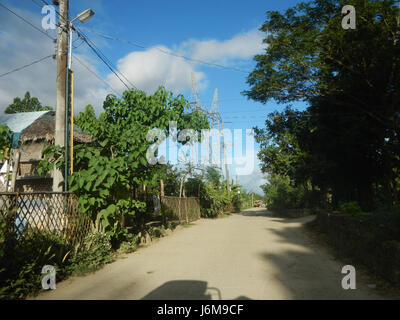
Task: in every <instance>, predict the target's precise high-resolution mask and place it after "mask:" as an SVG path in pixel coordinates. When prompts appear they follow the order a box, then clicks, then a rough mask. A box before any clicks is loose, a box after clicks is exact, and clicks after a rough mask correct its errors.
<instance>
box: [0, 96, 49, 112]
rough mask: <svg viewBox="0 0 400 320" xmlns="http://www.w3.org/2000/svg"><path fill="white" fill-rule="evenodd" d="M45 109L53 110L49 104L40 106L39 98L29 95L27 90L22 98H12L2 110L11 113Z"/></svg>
mask: <svg viewBox="0 0 400 320" xmlns="http://www.w3.org/2000/svg"><path fill="white" fill-rule="evenodd" d="M46 110H53V108H52V107H49V106H42V104H41V103H40V102H39V99H38V98H35V97H31V95H30V93H29V92H28V91H27V92H26V93H25V96H24V98H23V99H22V100H21V99H20V98H18V97H17V98H14V101H13V103H12V104H10V105H9V106H8V107H7V108H6V110H4V113H6V114H11V113H20V112H34V111H46Z"/></svg>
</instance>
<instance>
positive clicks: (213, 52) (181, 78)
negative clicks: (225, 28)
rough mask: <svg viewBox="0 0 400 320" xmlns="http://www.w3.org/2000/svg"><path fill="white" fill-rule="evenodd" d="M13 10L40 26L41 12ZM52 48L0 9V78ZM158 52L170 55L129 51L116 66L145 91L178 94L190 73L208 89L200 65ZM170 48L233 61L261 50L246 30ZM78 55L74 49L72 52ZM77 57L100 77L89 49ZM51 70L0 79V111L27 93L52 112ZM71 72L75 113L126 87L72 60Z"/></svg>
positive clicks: (45, 66) (256, 35)
mask: <svg viewBox="0 0 400 320" xmlns="http://www.w3.org/2000/svg"><path fill="white" fill-rule="evenodd" d="M12 9H13V10H15V11H16V12H17V13H18V14H20V15H21V16H23V17H25V18H26V19H27V20H29V21H31V22H32V23H33V24H34V25H35V26H37V27H38V28H41V18H42V16H41V15H40V11H38V12H30V11H27V10H20V9H17V8H12ZM49 35H51V36H52V37H56V31H55V30H50V31H49ZM96 42H97V40H96ZM82 48H84V46H83V47H82ZM55 49H56V44H55V43H53V42H52V41H51V40H50V39H49V38H48V37H46V36H45V35H43V34H41V33H39V32H38V31H37V30H34V29H33V28H31V27H30V26H29V25H27V24H25V23H24V22H23V21H21V20H20V19H18V18H17V17H15V16H13V15H11V14H9V13H8V12H7V11H5V10H0V61H1V64H0V74H2V73H5V72H8V71H10V70H11V69H14V68H17V67H20V66H22V65H24V64H28V63H30V62H32V61H34V60H37V59H40V58H42V57H44V56H47V55H51V54H54V53H55ZM160 49H161V50H163V51H170V49H169V48H167V47H165V46H158V47H152V48H149V49H147V50H145V51H132V52H130V53H129V54H127V55H125V56H124V57H122V58H121V59H120V60H119V61H118V62H117V63H116V65H117V67H118V69H119V71H121V72H122V73H123V74H124V76H126V77H127V78H128V79H129V81H130V82H131V83H133V84H134V85H135V86H136V87H137V88H138V89H141V90H144V91H146V92H147V93H152V92H154V91H155V90H156V89H157V88H158V87H159V86H160V85H162V86H165V87H166V88H167V89H168V90H171V91H173V92H174V93H183V92H184V91H186V90H188V89H190V87H191V73H192V72H194V73H195V75H196V79H197V82H198V89H199V90H202V89H204V88H205V87H207V85H208V82H209V80H208V79H207V77H206V74H205V73H204V72H202V71H201V69H200V67H201V65H200V64H197V63H195V62H193V61H187V60H185V59H182V58H179V57H175V56H172V55H168V54H165V53H162V52H161V51H160ZM175 49H176V51H175V52H176V53H178V54H181V55H184V56H187V57H190V58H192V59H200V60H206V61H209V62H217V61H224V62H226V63H233V62H234V63H238V62H240V61H245V60H246V59H249V58H252V56H253V55H254V54H257V53H260V52H261V51H262V34H261V33H260V32H258V31H257V30H251V31H249V32H246V33H241V34H238V35H236V36H234V37H233V38H231V39H228V40H224V41H218V40H207V41H199V40H193V39H192V40H189V41H186V42H183V43H180V44H177V45H176V46H175V47H174V50H175ZM77 52H78V51H76V50H75V54H77ZM83 52H84V53H83ZM78 58H79V59H80V60H82V61H83V62H84V63H85V65H86V66H87V67H89V68H90V69H91V71H92V72H94V73H95V74H97V77H101V75H100V73H99V71H98V69H97V66H99V65H100V64H101V63H102V62H100V61H98V60H97V58H95V57H94V56H92V54H89V53H88V51H81V54H79V55H78ZM56 67H57V65H56V61H55V60H53V59H51V58H49V59H47V60H44V61H42V62H40V63H38V64H35V65H33V66H31V67H28V68H26V69H23V70H21V71H18V72H15V73H12V74H10V75H7V76H5V77H2V78H0V112H3V111H4V109H5V108H6V107H7V106H8V105H9V104H10V103H12V100H13V98H14V97H17V96H18V97H23V95H24V94H25V92H26V91H29V92H30V93H31V95H32V96H35V97H38V98H39V100H40V101H41V102H42V104H43V105H50V106H52V107H53V108H54V107H55V92H56V88H55V83H56V81H55V79H56ZM72 69H73V70H74V72H75V112H79V111H82V110H83V109H84V107H85V106H86V105H87V104H92V105H93V106H94V107H95V109H96V110H98V111H100V110H101V109H102V103H103V101H104V98H105V97H106V95H107V93H113V89H115V90H116V91H117V92H118V93H122V91H123V90H125V86H124V85H123V84H122V83H121V81H120V80H119V79H117V78H116V77H115V75H114V74H112V73H110V74H108V75H107V76H105V77H103V78H104V80H106V81H107V82H108V83H109V84H110V86H111V88H110V87H108V86H107V85H105V84H104V83H102V82H101V81H100V80H99V79H97V78H96V76H94V75H93V74H92V72H89V71H88V70H87V69H86V68H85V67H83V66H82V65H81V64H80V63H79V62H78V61H76V60H74V59H73V66H72ZM125 82H126V81H125Z"/></svg>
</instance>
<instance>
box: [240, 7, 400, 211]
mask: <svg viewBox="0 0 400 320" xmlns="http://www.w3.org/2000/svg"><path fill="white" fill-rule="evenodd" d="M345 4H351V5H354V6H355V8H356V9H357V28H356V29H355V30H344V29H343V28H342V26H341V19H342V17H343V16H342V14H341V8H342V7H343V6H344V5H345ZM398 14H399V10H398V8H397V3H396V2H395V1H386V0H378V1H364V0H353V1H350V2H346V3H344V2H342V1H338V0H315V1H312V2H309V3H300V4H298V5H296V6H295V7H294V8H290V9H288V10H287V11H286V12H285V13H283V14H281V13H279V12H271V11H270V12H267V20H266V22H265V23H264V24H263V26H262V27H261V30H262V31H264V32H267V37H266V39H265V40H264V42H265V43H267V44H268V47H267V49H266V52H265V54H262V55H257V56H256V57H255V60H256V61H257V66H256V68H255V70H254V71H253V72H252V73H251V74H250V75H249V77H248V84H249V85H250V90H248V91H245V92H244V94H245V95H247V96H248V97H249V98H250V99H254V100H256V101H260V102H263V103H267V102H268V101H270V100H276V101H277V102H279V103H290V102H293V101H299V100H303V101H306V102H308V104H309V107H308V108H307V110H306V111H305V112H297V114H290V113H288V112H286V113H283V114H281V115H275V117H273V118H270V122H269V123H268V122H267V131H268V130H270V131H269V132H268V133H267V134H266V133H265V132H262V131H259V132H258V133H259V135H258V138H259V140H263V139H265V140H269V141H270V142H271V145H270V146H268V147H266V146H264V148H263V149H262V151H261V153H260V155H259V156H260V158H261V160H262V161H263V163H264V166H265V168H267V167H270V165H272V168H271V170H273V171H275V173H277V174H278V173H279V174H282V170H286V171H287V174H288V176H289V177H290V178H291V179H292V181H295V182H301V181H302V182H305V181H307V180H310V181H311V182H312V184H313V185H314V186H317V187H318V188H320V189H323V190H330V192H331V193H332V194H333V199H334V204H335V205H336V206H338V204H339V203H340V202H344V201H351V200H356V201H359V202H360V204H361V205H362V207H363V208H364V209H365V210H370V209H371V208H373V207H374V206H375V203H374V194H376V193H377V192H383V190H385V193H386V194H387V195H388V199H387V202H388V203H391V204H393V203H394V202H395V201H397V202H398V191H396V188H398V185H397V182H396V181H397V180H396V178H397V177H398V173H397V176H396V172H398V170H397V168H399V167H400V162H399V157H398V156H397V155H398V154H399V153H400V149H399V148H400V144H399V136H400V121H399V120H400V119H399V118H400V117H399V115H400V104H399V101H400V94H399V93H400V91H399V90H398V88H399V86H400V42H399V32H398V24H397V17H398ZM285 118H286V119H285ZM291 119H292V120H293V121H292V120H291ZM288 147H289V148H288ZM278 151H283V153H282V154H280V152H278ZM279 170H281V172H278V171H279ZM396 199H397V200H396Z"/></svg>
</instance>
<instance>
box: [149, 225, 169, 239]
mask: <svg viewBox="0 0 400 320" xmlns="http://www.w3.org/2000/svg"><path fill="white" fill-rule="evenodd" d="M148 233H149V235H150V237H151V238H162V237H164V236H165V234H166V231H165V228H164V226H160V227H150V228H149V230H148Z"/></svg>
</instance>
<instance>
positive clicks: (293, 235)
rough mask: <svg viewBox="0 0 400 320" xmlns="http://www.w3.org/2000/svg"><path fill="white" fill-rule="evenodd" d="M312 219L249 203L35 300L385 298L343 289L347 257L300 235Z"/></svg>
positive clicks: (361, 287)
mask: <svg viewBox="0 0 400 320" xmlns="http://www.w3.org/2000/svg"><path fill="white" fill-rule="evenodd" d="M311 219H313V217H305V218H301V219H282V218H275V217H272V216H270V215H269V214H268V213H267V212H266V211H265V209H262V208H254V209H251V210H249V211H245V212H243V213H241V214H234V215H232V216H229V217H226V218H220V219H216V220H200V221H197V222H196V223H194V224H193V225H192V226H189V227H185V228H183V227H181V228H179V230H176V231H174V232H173V233H172V234H171V235H169V236H167V237H165V238H162V239H160V240H159V241H156V242H154V243H152V244H151V245H149V246H148V247H145V248H141V249H139V250H138V251H137V252H134V253H132V254H129V255H126V257H124V258H123V259H119V260H117V261H116V262H114V263H112V264H109V265H106V266H105V267H104V268H103V269H101V270H99V271H98V272H96V273H94V274H91V275H88V276H85V277H76V278H71V279H69V280H66V281H64V282H62V283H58V284H57V289H56V290H54V291H49V292H44V293H43V294H41V295H40V296H38V297H37V299H382V297H381V296H379V295H378V293H377V292H376V291H375V290H376V289H370V288H369V287H368V286H367V285H368V284H369V283H368V282H366V281H365V279H362V277H358V274H357V289H356V290H343V289H342V287H341V280H342V277H343V276H344V275H343V274H341V269H342V267H343V265H345V264H351V262H349V261H347V262H339V261H335V260H334V259H333V257H332V256H331V255H330V254H329V253H328V252H327V250H326V249H325V248H323V247H321V246H320V245H317V244H315V243H314V242H313V241H312V240H311V239H310V238H309V237H308V236H307V235H306V234H305V232H304V229H303V224H304V223H306V222H307V221H310V220H311Z"/></svg>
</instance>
